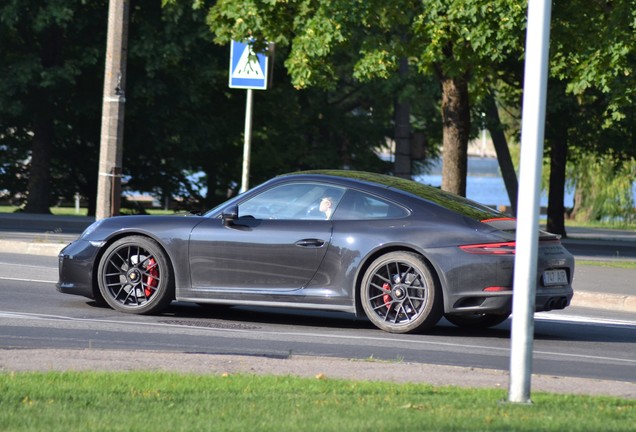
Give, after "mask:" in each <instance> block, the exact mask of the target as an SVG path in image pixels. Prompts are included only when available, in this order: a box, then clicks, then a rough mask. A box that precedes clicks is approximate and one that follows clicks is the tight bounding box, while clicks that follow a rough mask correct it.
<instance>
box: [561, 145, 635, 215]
mask: <svg viewBox="0 0 636 432" xmlns="http://www.w3.org/2000/svg"><path fill="white" fill-rule="evenodd" d="M569 178H570V179H572V180H571V181H572V182H573V183H574V185H575V187H576V195H575V199H576V202H575V208H574V217H575V218H576V219H577V220H579V221H594V220H609V221H611V220H614V219H618V220H621V221H623V222H624V223H628V224H629V223H633V222H635V221H636V209H635V207H636V206H635V203H634V200H633V197H632V186H633V183H634V181H636V159H629V160H624V159H622V158H617V157H616V156H615V155H613V154H612V153H608V154H604V155H602V156H595V155H592V154H585V155H582V156H580V157H579V158H578V160H577V163H576V165H575V164H572V165H571V166H570V174H569Z"/></svg>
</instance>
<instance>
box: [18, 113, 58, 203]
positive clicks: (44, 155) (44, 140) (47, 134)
mask: <svg viewBox="0 0 636 432" xmlns="http://www.w3.org/2000/svg"><path fill="white" fill-rule="evenodd" d="M33 129H34V130H33V145H32V147H31V167H30V170H29V186H28V192H27V202H26V205H25V207H24V211H25V212H26V213H51V210H50V209H49V207H50V202H49V199H50V197H49V194H50V191H51V169H50V167H51V163H50V162H51V154H52V149H53V118H52V116H51V114H50V111H49V112H48V113H41V114H39V115H37V114H36V116H35V118H34V124H33Z"/></svg>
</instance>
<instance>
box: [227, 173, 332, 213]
mask: <svg viewBox="0 0 636 432" xmlns="http://www.w3.org/2000/svg"><path fill="white" fill-rule="evenodd" d="M343 194H344V189H343V188H340V187H334V186H332V185H328V184H322V183H315V182H297V183H287V184H283V185H279V186H274V187H273V188H271V189H268V190H266V191H264V192H263V193H260V194H258V195H257V196H255V197H252V198H250V199H249V200H247V201H245V202H243V203H241V204H239V217H252V218H255V219H280V220H294V219H298V220H325V219H329V218H330V216H331V213H333V211H334V210H335V209H336V208H337V206H338V203H339V202H340V198H342V196H343ZM326 199H329V200H330V207H329V208H330V210H327V206H326V204H325V202H324V201H325V200H326Z"/></svg>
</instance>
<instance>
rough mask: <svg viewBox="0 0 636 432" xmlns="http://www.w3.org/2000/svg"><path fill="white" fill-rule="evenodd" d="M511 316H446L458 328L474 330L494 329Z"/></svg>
mask: <svg viewBox="0 0 636 432" xmlns="http://www.w3.org/2000/svg"><path fill="white" fill-rule="evenodd" d="M509 316H510V314H503V315H501V314H478V313H476V314H468V315H465V314H462V315H454V314H447V315H444V318H446V319H447V320H448V321H449V322H451V323H452V324H455V325H456V326H457V327H462V328H472V329H484V328H488V327H494V326H496V325H497V324H501V323H502V322H504V321H505V320H507V319H508V317H509Z"/></svg>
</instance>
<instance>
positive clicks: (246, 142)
mask: <svg viewBox="0 0 636 432" xmlns="http://www.w3.org/2000/svg"><path fill="white" fill-rule="evenodd" d="M267 74H268V56H267V55H266V54H260V53H255V52H254V50H253V49H252V45H251V44H250V43H248V42H237V41H232V44H231V46H230V83H229V84H230V88H240V89H247V100H246V103H245V131H244V134H243V173H242V176H241V189H240V193H243V192H245V191H246V190H247V189H248V188H249V177H250V155H251V146H252V112H253V109H252V108H253V99H254V96H253V93H252V91H253V90H267Z"/></svg>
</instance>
